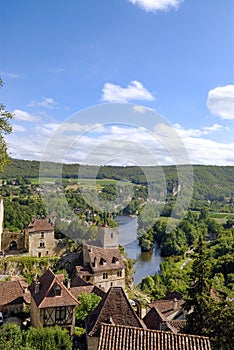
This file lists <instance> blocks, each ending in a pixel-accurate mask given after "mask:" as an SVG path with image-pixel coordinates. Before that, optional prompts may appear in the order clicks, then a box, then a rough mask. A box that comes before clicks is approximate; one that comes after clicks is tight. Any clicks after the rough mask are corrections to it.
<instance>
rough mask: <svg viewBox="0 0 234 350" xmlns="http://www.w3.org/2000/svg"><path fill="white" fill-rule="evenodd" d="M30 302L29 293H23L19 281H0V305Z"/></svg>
mask: <svg viewBox="0 0 234 350" xmlns="http://www.w3.org/2000/svg"><path fill="white" fill-rule="evenodd" d="M24 302H25V303H29V302H30V294H29V293H25V291H24V288H23V287H22V286H21V284H20V282H19V281H18V280H17V281H8V282H0V305H7V304H22V303H24Z"/></svg>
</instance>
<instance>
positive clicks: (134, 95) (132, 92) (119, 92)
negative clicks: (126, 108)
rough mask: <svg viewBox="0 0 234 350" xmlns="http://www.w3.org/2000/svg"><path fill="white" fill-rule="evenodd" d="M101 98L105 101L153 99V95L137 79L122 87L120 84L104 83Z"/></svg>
mask: <svg viewBox="0 0 234 350" xmlns="http://www.w3.org/2000/svg"><path fill="white" fill-rule="evenodd" d="M102 92H103V95H102V100H103V101H106V102H128V101H134V100H141V101H142V100H145V101H153V100H154V99H155V97H154V96H153V95H152V94H151V93H150V92H149V91H148V90H147V89H146V88H144V86H143V85H142V84H141V83H140V82H139V81H137V80H134V81H131V82H130V84H129V85H128V86H127V87H126V88H123V87H121V86H120V85H115V84H111V83H105V85H104V87H103V89H102Z"/></svg>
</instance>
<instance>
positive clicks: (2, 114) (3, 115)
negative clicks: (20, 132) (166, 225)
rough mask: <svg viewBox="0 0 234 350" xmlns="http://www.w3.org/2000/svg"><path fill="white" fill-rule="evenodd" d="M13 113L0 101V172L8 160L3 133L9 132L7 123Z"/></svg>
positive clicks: (10, 129)
mask: <svg viewBox="0 0 234 350" xmlns="http://www.w3.org/2000/svg"><path fill="white" fill-rule="evenodd" d="M2 86H3V82H2V79H1V78H0V87H2ZM12 117H13V115H12V114H11V113H10V112H8V111H7V110H6V109H5V106H4V105H3V104H2V103H0V172H1V171H3V169H4V166H5V165H6V164H7V162H8V154H7V144H6V141H5V140H4V135H6V134H9V133H11V131H12V127H11V125H10V124H9V120H10V119H12Z"/></svg>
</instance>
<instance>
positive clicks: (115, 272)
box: [76, 226, 125, 292]
mask: <svg viewBox="0 0 234 350" xmlns="http://www.w3.org/2000/svg"><path fill="white" fill-rule="evenodd" d="M76 273H77V275H78V276H79V277H81V278H82V279H84V280H86V281H88V282H90V283H92V284H94V285H95V286H97V287H99V288H102V289H103V290H104V291H105V292H107V291H108V290H109V288H110V287H114V286H118V287H123V288H124V287H125V265H124V262H123V259H122V256H121V254H120V253H119V233H118V231H117V230H116V229H112V228H110V227H107V226H99V228H98V237H97V240H96V241H93V242H89V243H88V244H85V245H84V246H83V265H82V266H77V267H76Z"/></svg>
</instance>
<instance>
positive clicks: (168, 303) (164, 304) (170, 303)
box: [147, 299, 184, 317]
mask: <svg viewBox="0 0 234 350" xmlns="http://www.w3.org/2000/svg"><path fill="white" fill-rule="evenodd" d="M183 304H184V300H173V299H171V300H156V301H154V302H153V303H150V304H147V306H148V307H150V308H152V307H154V306H155V307H156V308H157V309H158V310H159V311H160V312H161V313H162V314H163V315H164V316H166V317H168V316H170V315H171V314H173V313H174V312H178V311H179V310H181V309H182V306H183Z"/></svg>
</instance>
